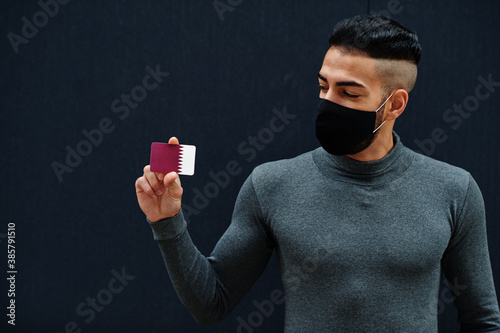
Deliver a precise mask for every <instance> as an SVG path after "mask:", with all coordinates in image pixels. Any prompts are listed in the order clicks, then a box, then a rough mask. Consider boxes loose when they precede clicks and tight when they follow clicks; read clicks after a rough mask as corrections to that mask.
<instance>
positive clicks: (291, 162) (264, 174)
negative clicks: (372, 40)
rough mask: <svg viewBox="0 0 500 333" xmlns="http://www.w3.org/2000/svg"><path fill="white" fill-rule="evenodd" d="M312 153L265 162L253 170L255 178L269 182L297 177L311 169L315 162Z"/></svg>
mask: <svg viewBox="0 0 500 333" xmlns="http://www.w3.org/2000/svg"><path fill="white" fill-rule="evenodd" d="M312 153H313V151H308V152H305V153H302V154H300V155H298V156H295V157H292V158H287V159H281V160H276V161H271V162H266V163H263V164H261V165H259V166H257V167H256V168H255V169H254V170H253V172H252V177H253V180H254V182H255V181H258V182H265V183H268V182H276V181H278V182H281V181H283V180H284V179H296V178H297V177H300V176H301V175H303V174H306V173H308V172H309V171H310V170H311V167H312V166H313V164H314V162H313V159H312Z"/></svg>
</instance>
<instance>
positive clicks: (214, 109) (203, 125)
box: [0, 0, 500, 332]
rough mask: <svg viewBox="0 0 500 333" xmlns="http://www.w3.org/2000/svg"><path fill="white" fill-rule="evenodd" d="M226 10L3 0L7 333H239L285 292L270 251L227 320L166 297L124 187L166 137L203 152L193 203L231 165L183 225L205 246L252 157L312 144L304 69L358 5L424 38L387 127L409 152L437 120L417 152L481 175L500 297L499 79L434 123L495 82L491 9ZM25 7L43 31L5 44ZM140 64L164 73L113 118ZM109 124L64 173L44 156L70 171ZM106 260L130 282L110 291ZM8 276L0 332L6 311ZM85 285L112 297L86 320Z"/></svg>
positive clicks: (486, 5) (449, 326) (327, 6)
mask: <svg viewBox="0 0 500 333" xmlns="http://www.w3.org/2000/svg"><path fill="white" fill-rule="evenodd" d="M61 1H62V0H61ZM222 2H224V3H232V4H233V5H234V6H231V9H232V11H226V12H224V13H223V20H221V17H219V15H218V14H217V11H216V10H215V9H214V5H213V2H212V1H150V0H147V1H130V0H128V1H106V2H104V1H75V0H73V1H69V2H68V3H67V4H65V5H60V6H59V11H58V13H56V14H55V15H53V17H48V16H47V22H43V15H42V16H40V15H38V16H36V13H37V12H39V11H40V10H41V7H40V5H39V4H38V3H37V1H35V0H31V1H3V2H2V3H1V5H0V31H1V32H2V34H3V37H2V38H1V41H0V59H1V65H0V71H1V72H0V76H1V78H2V80H1V83H0V84H1V86H0V88H1V90H0V91H1V92H0V105H1V112H2V122H1V131H0V138H1V142H2V153H1V156H2V163H1V166H2V169H1V170H2V199H1V205H2V209H1V210H0V212H1V215H0V221H1V224H0V233H1V234H0V236H2V238H0V241H2V242H1V243H0V250H1V251H0V253H4V254H3V255H2V256H0V261H1V263H2V264H1V267H2V272H0V275H5V274H6V273H5V271H6V268H5V267H6V266H5V264H6V255H5V253H6V249H7V245H6V244H7V243H6V239H5V233H6V232H7V224H8V223H9V222H15V223H16V250H17V258H16V259H17V262H16V264H17V269H18V274H17V280H16V304H17V307H16V310H17V317H16V323H17V325H16V330H15V331H16V332H64V330H65V326H66V325H68V327H71V326H72V325H74V326H75V327H76V326H78V328H79V329H81V330H82V332H236V331H237V329H238V325H239V324H238V317H241V318H243V320H245V321H248V316H249V315H251V314H252V313H254V312H255V311H256V306H255V305H254V304H253V301H254V300H257V301H259V302H260V301H262V300H266V299H269V298H270V294H271V291H272V290H274V289H280V288H281V282H280V278H279V274H278V270H277V266H276V261H275V258H274V257H273V259H272V261H271V263H270V265H269V266H268V268H267V270H266V271H265V273H264V274H263V275H262V277H261V278H260V280H259V281H258V282H257V283H256V284H255V286H254V287H253V288H252V289H251V291H250V292H249V293H248V295H247V296H246V297H245V298H244V299H243V300H242V302H241V303H240V305H239V306H238V307H237V308H236V309H235V310H234V311H233V312H232V313H231V314H230V316H229V317H228V318H227V319H225V320H224V321H223V322H221V323H220V324H217V325H213V326H209V327H199V326H198V325H197V324H195V323H194V321H193V320H192V318H191V316H190V314H189V313H188V312H187V310H185V309H184V308H183V306H182V305H181V303H180V302H179V300H178V299H177V296H176V295H175V293H174V290H173V288H172V286H171V283H170V281H169V279H168V276H167V272H166V269H165V267H164V265H163V262H162V259H161V255H160V252H159V250H158V248H157V245H156V243H155V242H154V241H153V239H152V234H151V231H150V228H149V226H148V225H147V224H146V221H145V219H144V216H143V214H142V212H141V211H140V209H139V207H138V205H137V202H136V197H135V189H134V182H135V179H136V178H137V177H138V176H140V175H141V174H142V168H143V166H144V165H146V164H148V161H149V148H150V144H151V142H152V141H163V142H166V141H167V140H168V138H169V137H170V136H172V135H176V136H178V137H179V138H180V140H181V142H182V143H186V144H194V145H196V146H197V149H198V150H197V162H196V173H195V175H194V176H193V177H183V178H182V181H183V186H184V188H185V195H184V202H185V203H187V204H188V205H189V204H191V205H195V204H196V203H195V201H193V200H194V199H195V193H196V191H195V189H197V190H200V191H203V188H204V186H205V185H206V184H207V183H210V182H211V178H210V177H209V173H210V172H211V171H212V172H219V171H221V170H224V169H225V168H226V164H227V163H228V162H229V161H236V162H237V163H238V165H239V166H240V167H241V172H240V173H239V174H238V175H236V176H233V177H231V181H230V184H229V185H228V186H226V187H224V188H221V189H219V194H218V195H217V196H216V197H214V198H211V199H210V200H209V204H208V205H207V207H205V208H203V209H200V210H199V214H192V215H191V216H190V226H189V229H190V232H191V235H192V237H193V239H194V241H195V243H196V244H197V245H198V246H199V249H200V251H202V253H204V254H207V255H208V254H209V253H210V250H211V249H212V248H213V246H214V244H215V242H216V241H217V239H218V238H219V237H220V235H221V234H222V233H223V232H224V230H225V229H226V228H227V226H228V224H229V221H230V216H231V211H232V208H233V203H234V200H235V198H236V195H237V192H238V190H239V187H240V186H241V184H242V183H243V181H244V180H245V178H246V177H247V176H248V174H249V173H250V172H251V170H252V169H253V168H254V167H255V166H257V165H258V164H261V163H263V162H266V161H270V160H275V159H280V158H287V157H293V156H296V155H298V154H301V153H303V152H306V151H308V150H311V149H313V148H315V147H317V146H318V143H317V141H316V139H315V137H314V126H313V121H314V117H315V114H316V106H317V102H318V90H317V77H316V75H317V72H318V70H319V68H320V67H321V63H322V59H323V56H324V54H325V52H326V50H327V48H328V36H329V34H330V33H331V31H332V29H333V26H334V25H335V23H336V22H338V21H339V20H340V19H342V18H345V17H348V16H352V15H355V14H364V13H366V12H367V11H368V10H372V11H376V12H378V13H385V14H390V15H391V16H392V17H393V18H395V19H397V20H398V21H400V22H401V23H403V24H404V25H406V26H408V27H410V28H412V29H414V30H416V31H417V32H418V33H419V36H420V41H421V44H422V47H423V50H424V53H423V58H422V61H421V64H420V68H419V78H418V81H417V85H416V87H415V90H414V91H413V92H412V93H411V95H410V103H409V105H408V107H407V110H406V112H405V113H404V115H403V116H402V117H401V118H400V120H399V121H398V122H397V125H396V131H397V132H398V134H399V135H400V136H401V138H402V140H403V142H404V143H405V144H406V145H407V146H409V147H411V148H414V149H419V147H418V146H417V143H416V140H424V139H428V138H430V137H431V133H432V131H434V130H435V129H436V128H441V129H442V130H443V131H444V132H445V133H446V135H447V140H446V141H445V142H443V143H438V144H436V145H435V148H434V149H433V150H432V151H430V150H429V151H427V153H428V154H431V155H432V156H433V157H435V158H437V159H439V160H443V161H446V162H449V163H451V164H454V165H457V166H460V167H463V168H465V169H467V170H468V171H470V172H471V173H472V175H473V176H474V177H475V179H476V180H477V182H478V184H479V186H480V187H481V189H482V192H483V195H484V199H485V203H486V208H487V218H488V231H489V234H488V237H489V244H490V252H491V260H492V265H493V270H494V274H495V278H496V286H497V289H500V288H499V287H500V247H499V245H498V241H499V237H500V226H499V224H498V222H499V220H500V205H499V202H500V189H499V186H498V185H499V181H498V179H497V176H498V168H499V167H498V166H499V165H500V154H499V153H498V144H499V143H500V131H499V130H498V128H499V125H500V115H499V112H498V110H499V108H498V104H499V102H500V87H496V88H495V90H496V91H494V92H492V93H491V95H490V96H489V98H487V99H486V100H483V101H480V103H479V105H478V106H477V107H476V109H477V110H476V111H474V112H471V113H470V116H468V117H467V118H464V119H462V120H461V122H460V124H459V123H458V120H453V122H447V121H446V120H445V119H444V118H443V116H444V115H445V114H446V110H447V109H449V108H452V107H453V105H454V104H455V103H456V104H461V103H463V102H464V100H467V101H469V102H470V101H472V100H473V99H471V98H470V96H473V95H474V94H475V88H476V86H477V85H478V84H479V83H480V81H479V79H478V77H480V76H482V77H484V78H488V76H490V75H491V77H492V80H493V81H495V82H498V81H500V57H499V53H500V46H499V45H500V43H499V32H500V21H499V20H498V17H500V3H499V2H498V1H476V2H474V3H473V2H472V1H466V0H459V1H448V2H446V5H444V4H442V3H444V2H440V3H441V4H437V2H436V1H431V0H425V1H416V0H413V1H412V0H401V1H400V2H399V4H398V1H395V0H386V1H381V0H371V1H370V3H367V1H366V0H357V1H308V2H306V1H297V0H293V1H286V2H285V1H272V0H271V1H270V0H265V1H264V0H260V1H241V0H223V1H222ZM393 4H395V6H394V7H393ZM368 8H369V9H368ZM34 14H35V16H36V18H37V19H38V20H41V21H39V23H40V25H41V27H40V28H39V29H38V32H37V33H36V35H34V36H32V38H28V39H27V40H26V41H27V43H24V44H20V45H19V46H18V52H17V53H16V52H15V50H14V47H13V46H12V45H11V43H10V42H9V39H8V34H9V33H14V34H17V35H21V34H22V32H21V29H22V26H23V21H22V18H23V17H24V16H25V17H26V18H27V19H28V20H29V21H30V22H33V15H34ZM11 36H12V35H11ZM147 66H150V67H151V68H156V66H159V68H160V70H161V71H163V72H168V73H169V75H168V77H165V78H163V82H161V83H160V84H159V85H158V87H157V88H156V89H153V90H151V91H148V92H147V97H146V98H145V99H144V100H143V101H141V102H140V103H138V104H137V105H135V107H134V108H129V113H128V114H125V113H123V112H125V111H124V110H123V108H122V109H121V110H122V111H120V112H118V113H116V112H113V109H112V107H111V105H112V103H113V101H114V100H115V99H117V98H118V99H119V98H120V96H121V95H122V94H130V93H131V90H132V89H133V88H134V87H136V86H137V85H141V84H142V80H143V78H144V76H145V75H146V74H147V70H146V67H147ZM135 91H136V92H140V91H139V90H137V89H136V90H135ZM467 98H468V99H467ZM123 105H124V104H123V103H120V104H119V105H118V106H121V107H123ZM285 107H286V109H287V112H288V113H290V114H294V115H297V116H296V118H295V119H293V120H291V121H290V123H289V124H288V125H286V127H285V129H284V130H283V131H281V132H279V133H274V136H273V138H272V140H270V139H269V140H268V142H267V143H266V144H265V145H263V146H262V147H261V149H262V150H260V151H257V150H256V151H255V153H256V154H255V155H250V153H247V154H242V153H241V152H239V151H238V146H239V145H240V144H241V145H247V144H248V137H249V136H256V135H258V134H259V133H260V132H261V131H263V130H264V129H265V128H267V127H269V121H270V120H271V118H272V117H274V114H273V111H272V110H273V109H274V108H276V109H278V110H283V108H285ZM120 116H121V117H122V118H123V119H120ZM105 118H108V119H109V122H110V123H111V126H113V127H112V128H113V131H112V132H111V133H108V134H104V135H103V139H102V142H101V143H100V144H99V145H98V146H95V147H93V148H92V152H91V153H90V154H89V155H88V156H86V157H84V158H83V159H82V161H81V162H80V164H79V165H78V166H76V167H75V168H73V171H72V172H71V173H64V174H63V176H62V181H61V182H60V181H59V180H58V178H57V176H56V174H55V172H54V170H53V168H52V166H51V164H52V163H53V162H54V161H57V162H60V163H64V160H65V157H66V154H67V151H66V148H65V147H66V146H70V147H72V148H76V146H77V145H78V144H79V143H80V142H81V141H82V140H84V139H85V137H84V135H83V134H82V131H83V130H87V131H91V130H92V129H95V128H97V127H98V126H99V123H100V122H101V121H102V119H105ZM452 125H456V126H455V128H453V127H452ZM264 131H266V130H264ZM267 133H269V132H267ZM262 135H264V134H262ZM245 142H247V143H246V144H245ZM251 157H252V158H251ZM408 204H409V205H411V202H409V203H408ZM198 207H200V205H199V204H198ZM112 270H115V271H118V272H121V271H122V270H124V271H125V272H126V274H127V275H129V276H133V277H134V278H133V280H129V281H128V282H127V284H128V285H126V286H125V287H124V288H123V290H121V292H118V293H116V294H114V295H113V298H112V299H109V300H108V299H106V298H105V297H106V295H111V294H110V293H109V292H106V289H107V288H108V283H109V282H110V281H111V279H112V278H113V273H112ZM2 280H3V281H4V282H3V283H2V284H1V287H2V289H1V290H0V294H1V295H2V297H1V300H2V301H1V308H2V309H4V310H2V313H1V316H0V318H2V319H1V323H0V325H1V326H0V331H1V330H3V328H1V327H5V325H6V320H7V318H6V316H5V314H6V310H5V307H6V306H7V297H6V290H7V285H6V282H5V281H6V280H5V278H2ZM118 286H119V284H118V283H117V284H116V285H115V287H116V288H117V287H118ZM445 291H446V290H445ZM97 295H100V297H101V299H103V300H105V302H106V303H108V304H107V305H105V306H104V307H103V308H102V309H100V310H101V311H100V312H95V317H94V318H93V319H92V320H90V321H89V322H88V323H87V322H86V321H85V320H86V319H90V317H89V315H88V314H87V315H83V316H82V315H79V314H78V313H77V308H78V306H79V305H80V304H81V303H82V302H83V303H84V304H85V303H86V302H87V301H86V300H87V298H88V297H90V298H92V297H94V298H95V297H96V296H97ZM447 296H448V294H445V296H440V297H441V298H440V300H441V304H442V305H443V309H444V312H443V313H442V314H441V316H440V328H441V330H442V332H456V331H457V324H456V323H455V314H454V308H453V306H452V305H451V304H449V303H447V301H446V300H448V297H447ZM103 297H104V298H103ZM283 308H284V306H283V305H277V306H276V308H275V310H274V312H273V313H272V314H271V315H269V316H268V317H264V320H263V322H262V323H260V325H259V326H258V327H255V328H252V329H251V330H252V331H253V332H277V331H280V330H282V327H283V324H282V323H283ZM83 309H87V310H88V309H89V307H88V306H86V305H85V306H84V308H83ZM4 312H5V313H4ZM72 321H73V322H74V324H72V323H70V322H72ZM67 323H68V324H67ZM71 330H72V329H70V330H68V331H71ZM75 331H76V330H75ZM244 331H245V330H242V332H244ZM247 331H248V330H247Z"/></svg>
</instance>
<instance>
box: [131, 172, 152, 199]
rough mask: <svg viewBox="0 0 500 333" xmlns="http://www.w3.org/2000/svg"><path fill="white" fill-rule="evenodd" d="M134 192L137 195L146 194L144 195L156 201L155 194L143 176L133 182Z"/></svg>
mask: <svg viewBox="0 0 500 333" xmlns="http://www.w3.org/2000/svg"><path fill="white" fill-rule="evenodd" d="M135 191H136V192H137V193H143V192H144V193H146V195H148V196H150V197H151V198H153V199H156V198H157V196H156V194H155V192H154V191H153V189H152V188H151V186H150V185H149V183H148V181H147V180H146V178H144V176H142V177H139V178H138V179H137V180H136V181H135Z"/></svg>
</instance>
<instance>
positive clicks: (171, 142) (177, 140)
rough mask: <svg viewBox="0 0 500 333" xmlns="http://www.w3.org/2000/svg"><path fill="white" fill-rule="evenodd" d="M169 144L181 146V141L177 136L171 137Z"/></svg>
mask: <svg viewBox="0 0 500 333" xmlns="http://www.w3.org/2000/svg"><path fill="white" fill-rule="evenodd" d="M168 144H170V145H178V144H179V139H177V138H176V137H175V136H173V137H171V138H170V139H169V140H168Z"/></svg>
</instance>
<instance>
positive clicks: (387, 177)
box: [313, 132, 415, 185]
mask: <svg viewBox="0 0 500 333" xmlns="http://www.w3.org/2000/svg"><path fill="white" fill-rule="evenodd" d="M392 134H393V138H394V147H393V148H392V149H391V151H390V152H389V153H388V154H387V155H385V156H384V157H383V158H381V159H379V160H376V161H369V162H361V161H357V160H355V159H352V158H350V157H347V156H336V155H332V154H329V153H327V152H326V151H325V150H324V149H323V148H322V147H319V148H318V149H316V150H315V151H314V152H313V159H314V163H315V164H316V166H317V167H318V169H319V170H320V171H321V173H322V174H323V175H324V176H326V177H328V178H331V179H333V180H338V181H345V182H350V183H355V184H360V185H379V184H383V183H387V182H390V181H392V180H394V179H396V178H397V177H399V176H400V175H401V174H402V173H403V172H404V171H405V170H406V169H407V168H408V167H409V166H410V164H411V163H412V161H413V158H414V156H415V153H413V152H412V151H411V150H410V149H408V148H406V147H405V146H403V144H402V143H401V140H400V138H399V136H398V135H397V134H396V133H395V132H393V133H392Z"/></svg>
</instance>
